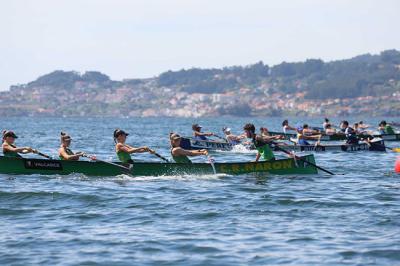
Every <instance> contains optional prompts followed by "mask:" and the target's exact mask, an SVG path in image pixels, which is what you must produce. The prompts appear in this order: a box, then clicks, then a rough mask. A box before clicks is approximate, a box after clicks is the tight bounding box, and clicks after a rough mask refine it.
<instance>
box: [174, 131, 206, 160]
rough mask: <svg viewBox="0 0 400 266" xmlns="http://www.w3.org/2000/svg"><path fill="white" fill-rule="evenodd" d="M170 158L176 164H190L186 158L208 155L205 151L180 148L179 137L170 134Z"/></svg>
mask: <svg viewBox="0 0 400 266" xmlns="http://www.w3.org/2000/svg"><path fill="white" fill-rule="evenodd" d="M169 139H170V142H171V156H172V158H173V159H174V161H175V162H176V163H192V161H191V160H190V159H189V158H188V156H199V155H208V151H207V150H190V151H189V150H185V149H183V148H181V136H179V135H178V134H175V133H171V134H170V136H169Z"/></svg>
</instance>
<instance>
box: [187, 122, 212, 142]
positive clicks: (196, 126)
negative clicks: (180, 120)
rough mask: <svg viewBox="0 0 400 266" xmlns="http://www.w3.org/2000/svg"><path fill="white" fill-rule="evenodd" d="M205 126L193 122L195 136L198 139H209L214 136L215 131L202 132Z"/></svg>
mask: <svg viewBox="0 0 400 266" xmlns="http://www.w3.org/2000/svg"><path fill="white" fill-rule="evenodd" d="M202 128H203V127H202V126H200V125H199V124H193V125H192V130H193V136H194V138H195V139H197V140H207V137H210V136H214V133H211V132H201V129H202Z"/></svg>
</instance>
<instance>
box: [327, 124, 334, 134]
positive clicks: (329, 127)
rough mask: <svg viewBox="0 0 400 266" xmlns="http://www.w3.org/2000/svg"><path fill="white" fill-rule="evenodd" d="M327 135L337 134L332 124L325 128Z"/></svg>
mask: <svg viewBox="0 0 400 266" xmlns="http://www.w3.org/2000/svg"><path fill="white" fill-rule="evenodd" d="M325 134H326V135H335V134H336V129H334V128H332V125H331V124H327V125H326V126H325Z"/></svg>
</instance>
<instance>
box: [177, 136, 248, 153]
mask: <svg viewBox="0 0 400 266" xmlns="http://www.w3.org/2000/svg"><path fill="white" fill-rule="evenodd" d="M239 145H242V144H239ZM244 146H245V147H247V148H248V149H254V148H253V145H244ZM181 147H182V148H184V149H186V150H200V149H206V150H214V151H231V150H232V149H234V147H235V145H233V144H231V143H228V142H227V141H214V140H197V139H193V138H181Z"/></svg>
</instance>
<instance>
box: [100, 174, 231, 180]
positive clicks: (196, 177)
mask: <svg viewBox="0 0 400 266" xmlns="http://www.w3.org/2000/svg"><path fill="white" fill-rule="evenodd" d="M227 176H229V175H227V174H216V175H214V174H206V175H200V174H197V175H161V176H129V175H118V176H115V177H108V178H106V180H113V181H135V182H141V181H145V182H148V181H157V180H181V181H190V180H218V179H221V178H224V177H227Z"/></svg>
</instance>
